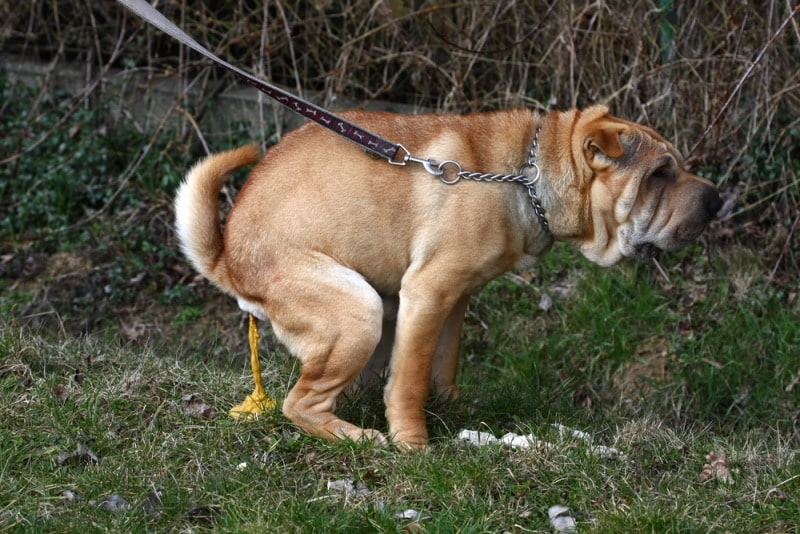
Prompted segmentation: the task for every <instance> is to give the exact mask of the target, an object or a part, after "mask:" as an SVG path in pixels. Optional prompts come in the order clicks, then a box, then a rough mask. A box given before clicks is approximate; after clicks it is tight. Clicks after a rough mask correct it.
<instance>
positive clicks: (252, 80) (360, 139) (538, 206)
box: [117, 0, 550, 235]
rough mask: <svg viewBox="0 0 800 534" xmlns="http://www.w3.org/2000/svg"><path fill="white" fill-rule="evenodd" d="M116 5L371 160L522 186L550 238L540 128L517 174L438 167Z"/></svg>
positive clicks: (136, 8)
mask: <svg viewBox="0 0 800 534" xmlns="http://www.w3.org/2000/svg"><path fill="white" fill-rule="evenodd" d="M117 2H119V3H120V4H122V5H123V6H125V7H126V8H128V9H129V10H130V11H132V12H133V13H135V14H136V15H138V16H139V17H141V18H142V19H144V20H145V21H146V22H148V23H150V24H152V25H153V26H155V27H156V28H158V29H159V30H161V31H163V32H164V33H166V34H167V35H169V36H171V37H173V38H174V39H177V40H178V41H180V42H181V43H183V44H185V45H186V46H188V47H189V48H191V49H193V50H195V51H196V52H199V53H200V54H202V55H204V56H206V57H207V58H208V59H210V60H212V61H214V62H215V63H217V64H219V65H222V66H223V67H225V68H226V69H228V70H230V71H231V72H233V73H234V74H236V75H237V76H238V77H239V78H240V79H241V80H242V81H244V82H245V83H247V84H249V85H251V86H253V87H255V88H256V89H258V90H259V91H261V92H263V93H265V94H267V95H269V96H270V97H272V98H273V99H275V100H276V101H277V102H279V103H280V104H283V105H284V106H286V107H288V108H289V109H291V110H292V111H294V112H296V113H298V114H300V115H302V116H303V117H306V118H307V119H310V120H312V121H314V122H316V123H317V124H319V125H321V126H323V127H324V128H327V129H328V130H331V131H332V132H334V133H336V134H338V135H341V136H343V137H345V138H347V139H349V140H350V141H353V142H355V143H356V144H358V145H359V146H360V147H361V148H362V149H363V150H364V151H365V152H367V153H368V154H370V155H372V156H375V157H379V158H384V159H385V160H386V161H387V162H389V163H390V164H392V165H400V166H405V165H407V164H408V163H409V162H411V163H418V164H420V165H422V166H423V167H424V169H425V170H426V171H427V172H428V173H430V174H431V175H433V176H435V177H437V178H439V180H440V181H441V182H442V183H444V184H447V185H452V184H455V183H457V182H459V181H461V180H473V181H479V182H513V183H519V184H521V185H523V186H524V187H525V188H526V189H527V190H528V197H529V198H530V201H531V207H532V208H533V211H534V213H535V214H536V218H537V219H538V220H539V224H540V225H541V226H542V229H543V230H544V232H545V233H546V234H548V235H549V234H550V227H549V225H548V222H547V218H546V217H545V211H544V208H543V207H542V203H541V201H540V200H539V197H538V195H537V194H536V184H537V183H538V182H539V178H540V177H541V169H540V168H539V165H537V163H536V147H537V144H538V139H539V131H540V130H541V127H539V129H537V130H536V133H535V134H534V139H533V143H532V144H531V148H530V151H529V153H528V160H527V162H526V163H525V164H523V165H522V167H521V168H520V169H519V171H518V172H517V174H490V173H477V172H469V171H464V170H463V169H462V168H461V165H460V164H459V163H458V162H457V161H453V160H446V161H443V162H441V163H437V162H436V161H434V160H433V159H425V158H418V157H416V156H414V155H412V154H411V152H410V151H409V150H408V149H407V148H406V147H404V146H403V145H401V144H400V143H393V142H391V141H387V140H386V139H384V138H382V137H380V136H378V135H375V134H374V133H372V132H370V131H368V130H365V129H364V128H361V127H360V126H357V125H355V124H353V123H351V122H350V121H348V120H346V119H343V118H342V117H339V116H338V115H335V114H333V113H331V112H329V111H327V110H326V109H324V108H321V107H319V106H317V105H316V104H312V103H311V102H308V101H307V100H304V99H303V98H300V97H298V96H296V95H293V94H292V93H289V92H287V91H285V90H283V89H281V88H280V87H276V86H275V85H272V84H270V83H267V82H265V81H263V80H260V79H258V78H256V77H255V76H253V75H252V74H249V73H247V72H245V71H243V70H242V69H240V68H238V67H236V66H234V65H232V64H230V63H228V62H227V61H225V60H224V59H222V58H220V57H219V56H217V55H216V54H214V53H213V52H211V51H210V50H208V49H207V48H206V47H204V46H203V45H201V44H200V43H198V42H197V41H195V40H194V39H192V37H190V36H189V35H188V34H187V33H186V32H184V31H183V30H181V29H180V28H179V27H178V26H176V25H175V23H173V22H172V21H171V20H169V19H168V18H166V17H165V16H164V15H162V14H161V13H160V12H159V11H158V10H157V9H156V8H154V7H153V6H151V5H150V4H148V3H147V2H145V1H144V0H117ZM529 170H530V171H535V172H534V173H533V174H534V176H533V177H528V176H527V175H526V171H529Z"/></svg>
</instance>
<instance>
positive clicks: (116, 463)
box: [0, 248, 800, 532]
mask: <svg viewBox="0 0 800 534" xmlns="http://www.w3.org/2000/svg"><path fill="white" fill-rule="evenodd" d="M695 260H696V262H695V264H693V265H692V266H691V271H692V272H691V276H692V278H693V280H694V281H692V282H687V281H684V280H678V279H677V272H676V271H677V270H679V269H681V268H684V267H685V266H686V265H687V263H686V259H685V258H678V259H674V260H673V261H674V262H679V261H680V262H681V263H674V264H672V265H670V264H667V268H669V269H671V271H672V272H673V274H672V275H671V277H672V278H673V280H672V282H673V284H674V285H673V284H667V283H666V282H664V281H660V279H659V275H658V274H657V273H656V271H655V270H654V269H652V268H650V267H649V266H648V265H645V264H638V265H629V266H625V267H623V268H618V269H612V270H610V271H604V270H600V269H595V268H592V267H589V266H588V265H586V264H585V263H584V262H582V261H580V260H577V259H576V257H575V255H574V254H573V253H571V252H569V251H567V250H566V249H561V248H559V249H557V250H556V251H555V252H554V253H553V256H552V257H551V258H548V260H547V261H546V262H545V264H544V265H543V266H542V268H541V272H537V273H535V274H536V276H535V277H534V280H533V282H532V283H531V284H523V283H520V282H519V281H517V280H515V279H511V278H502V279H500V280H498V281H496V282H494V283H492V284H490V286H489V287H488V288H486V289H485V290H484V291H482V292H481V293H480V294H479V295H477V297H476V299H475V302H474V303H473V305H472V306H471V308H470V312H469V315H468V323H467V329H466V330H467V331H466V333H465V344H464V349H463V352H464V356H465V363H464V365H463V369H462V373H461V378H460V383H461V385H462V398H461V399H460V400H458V401H454V402H448V403H444V402H440V401H432V402H431V404H430V407H429V409H430V425H431V428H432V447H431V449H430V450H429V451H428V452H426V453H420V454H408V453H403V452H400V451H397V450H394V449H393V448H391V447H369V446H363V445H359V444H352V443H339V444H331V443H327V442H323V441H319V440H317V439H314V438H310V437H307V436H305V435H302V434H300V433H298V432H297V431H296V429H295V428H294V427H293V426H292V425H291V424H289V423H288V422H286V421H285V420H284V419H283V418H282V417H281V416H280V415H279V414H278V413H275V414H270V415H268V416H266V417H262V418H261V419H259V420H257V421H250V422H235V421H233V420H231V419H229V418H228V417H227V415H226V411H227V409H228V408H229V407H230V406H232V405H233V404H234V403H236V402H237V401H238V400H240V397H241V396H242V395H244V394H245V393H247V391H248V387H249V384H248V378H247V372H246V368H244V367H243V365H244V362H245V360H246V357H245V356H246V355H245V353H244V352H242V353H241V354H239V355H231V358H233V359H234V360H237V361H238V362H237V364H235V365H233V366H231V365H230V364H227V365H226V364H225V363H224V362H222V361H218V360H210V361H209V362H208V363H202V358H198V357H197V356H195V355H193V354H192V353H188V352H185V351H182V349H180V348H179V345H177V344H174V343H169V342H168V340H162V341H161V342H155V343H156V344H155V345H151V346H150V347H141V346H137V345H132V344H129V345H128V346H125V345H123V344H121V343H120V342H118V341H117V340H115V339H113V338H111V337H105V338H98V337H93V336H91V337H88V338H85V339H82V340H75V339H71V338H68V339H63V338H60V337H59V336H42V335H40V334H35V333H33V332H31V331H29V330H27V329H25V328H21V327H17V326H15V325H14V324H13V323H8V322H4V323H3V327H2V333H0V360H2V362H3V366H2V371H0V416H1V419H2V430H0V436H1V437H0V458H2V460H1V461H0V478H2V483H1V484H0V529H3V530H13V531H37V532H38V531H44V532H47V531H49V532H56V531H58V532H77V531H84V530H86V529H87V528H89V529H90V530H93V531H95V530H96V531H106V530H115V531H175V530H187V529H188V530H206V529H208V530H214V529H219V530H222V531H243V532H256V531H259V532H263V531H273V532H277V531H280V532H397V531H403V530H407V529H409V528H421V529H423V530H425V531H429V532H454V531H460V532H500V531H518V532H527V531H547V530H548V529H549V526H548V518H547V508H548V507H549V506H551V505H554V504H565V505H567V506H569V507H570V508H571V510H572V511H573V515H574V516H575V517H576V519H577V520H578V522H579V529H580V531H586V532H588V531H591V532H666V531H670V532H676V531H687V532H698V531H699V532H705V531H724V532H791V531H795V530H796V529H797V528H800V512H798V510H800V497H798V496H800V465H798V458H797V457H798V441H797V440H798V436H797V434H796V431H795V430H794V427H793V423H792V418H793V417H796V415H797V409H798V405H799V404H800V403H799V402H798V401H800V395H799V394H798V390H800V387H794V388H787V386H789V384H791V382H792V379H793V378H794V376H795V374H796V373H797V372H798V360H797V358H796V355H797V354H798V346H799V345H798V343H800V340H798V334H797V328H796V324H797V320H798V314H797V308H796V306H795V307H794V308H792V307H790V306H786V305H783V304H782V303H781V295H773V294H770V293H769V292H768V291H761V290H759V289H758V288H751V291H752V294H751V295H750V296H749V297H748V298H747V299H745V300H740V296H737V294H736V293H735V292H733V291H732V289H731V287H730V284H731V283H730V282H729V281H728V278H727V277H723V276H720V275H719V273H717V272H716V271H715V269H717V268H718V264H719V263H721V260H712V262H711V263H710V264H705V263H704V260H703V258H702V257H701V256H700V255H699V254H697V255H696V258H695ZM564 265H567V267H564ZM548 272H550V273H552V274H553V277H552V278H547V275H548ZM684 274H686V273H684ZM697 280H702V285H703V288H702V290H701V289H698V287H697V285H698V283H699V282H697ZM555 284H561V285H562V286H563V287H568V288H570V289H569V296H567V297H554V299H553V300H554V305H553V307H552V308H551V309H550V310H549V311H543V310H541V309H539V307H538V304H539V299H540V296H541V293H542V292H552V293H554V295H555V294H558V295H561V293H558V292H555V291H553V289H552V287H553V286H554V285H555ZM692 292H694V293H693V294H695V298H694V299H689V298H688V297H687V295H689V294H690V293H692ZM698 295H701V296H698ZM190 309H192V308H190ZM190 316H191V313H189V312H186V313H184V312H178V314H177V315H176V318H177V317H180V318H181V319H180V321H179V322H182V321H183V320H185V319H188V318H189V317H190ZM176 320H178V319H176ZM265 334H266V333H265ZM242 335H244V331H243V329H242ZM265 337H266V338H267V339H269V338H270V336H269V335H266V336H265ZM205 339H207V340H208V341H209V343H213V339H214V338H213V336H211V335H210V334H209V335H207V337H206V338H205ZM196 341H197V340H196ZM273 349H274V348H273ZM648 351H651V352H653V353H657V354H661V352H663V353H664V355H662V356H661V358H662V359H663V360H664V361H665V362H666V363H665V366H666V369H667V373H668V374H667V375H664V376H662V377H660V378H653V377H650V376H643V377H627V378H628V379H630V380H633V379H634V378H635V379H637V380H640V382H637V386H636V388H635V390H634V391H631V390H630V389H625V386H624V381H621V378H620V377H621V376H623V375H624V374H625V372H626V364H628V365H629V362H631V361H640V362H644V363H646V362H647V361H648V358H651V356H652V354H650V353H648ZM272 352H273V354H272V355H271V356H270V359H269V361H268V362H266V369H265V378H266V379H267V381H268V388H269V389H270V390H271V391H272V392H273V393H274V394H277V395H279V396H281V395H283V394H285V391H286V390H287V388H288V387H289V385H290V383H291V381H292V380H293V377H294V376H295V374H296V369H295V367H294V362H293V361H292V359H291V358H290V357H289V356H287V355H286V354H285V353H284V352H283V351H282V350H280V349H274V350H273V351H272ZM787 389H788V390H787ZM187 394H194V395H196V396H197V397H198V398H200V399H202V400H204V401H205V402H207V403H208V404H209V405H210V406H212V407H213V408H215V410H216V416H215V417H213V418H211V419H207V420H206V419H198V418H195V417H192V416H191V415H189V414H187V413H186V411H185V410H184V409H183V404H182V400H181V399H182V397H183V396H184V395H187ZM341 412H342V413H343V414H346V416H347V417H350V418H351V419H353V420H355V421H356V422H359V423H361V424H365V425H372V424H378V425H382V424H384V423H383V419H382V415H381V412H382V405H381V403H380V395H379V394H365V395H363V396H358V398H357V399H355V398H354V399H344V400H343V402H342V407H341ZM555 423H562V424H565V425H567V426H570V427H572V428H577V429H580V430H583V431H586V432H589V433H590V434H592V435H593V436H594V443H595V444H603V445H607V446H613V447H616V448H618V449H620V450H622V451H623V452H624V453H625V454H626V458H625V459H603V458H599V457H597V456H594V455H592V454H589V452H588V448H587V446H586V444H585V443H582V442H579V441H574V440H568V439H565V438H562V437H559V436H558V434H557V433H556V432H555V431H554V430H553V428H552V426H551V425H552V424H555ZM461 428H473V429H481V430H486V431H491V432H493V433H495V434H496V435H498V436H499V435H501V434H503V433H504V432H506V431H514V432H517V433H530V432H532V433H534V434H535V435H537V436H539V437H541V438H542V439H546V440H548V441H551V442H553V443H555V444H557V447H555V448H554V449H541V450H539V449H536V450H527V451H525V450H515V449H510V448H506V447H503V446H491V447H488V448H474V447H472V446H470V445H468V444H464V443H458V442H456V441H455V440H454V437H455V435H456V434H457V432H458V431H459V430H460V429H461ZM79 444H83V445H86V446H87V447H89V449H90V450H91V451H92V452H93V453H94V454H95V455H96V456H97V458H98V459H99V462H98V463H96V464H95V463H93V462H91V461H87V460H86V459H85V458H84V459H80V458H77V459H76V458H72V459H69V460H67V461H64V462H62V463H60V462H59V453H62V455H63V454H71V453H74V451H75V450H76V448H77V447H78V446H79ZM711 451H717V452H722V453H726V454H727V455H728V458H729V462H730V467H731V469H732V477H733V480H734V483H733V484H730V485H729V484H726V483H724V482H721V481H719V480H715V479H712V480H709V481H702V480H701V478H700V474H701V471H702V469H703V465H704V463H705V462H706V459H705V456H706V454H708V453H710V452H711ZM243 462H246V464H247V467H245V468H242V469H237V466H238V465H240V464H241V463H243ZM345 479H352V480H353V481H354V482H356V483H360V484H362V487H363V488H365V492H363V493H362V494H359V495H351V496H345V495H344V494H342V493H337V492H335V491H332V490H329V489H328V482H329V481H337V480H345ZM67 490H69V491H72V492H74V493H75V494H77V495H78V496H79V498H78V500H76V501H68V500H66V499H65V498H64V497H63V492H65V491H67ZM156 490H157V491H159V492H160V495H161V503H160V504H159V505H158V506H157V511H156V512H147V511H145V510H144V509H143V508H142V507H141V506H139V503H140V502H141V501H143V500H144V499H145V498H146V497H147V496H148V494H150V493H151V492H153V491H156ZM114 494H116V495H120V496H122V497H124V498H125V499H126V500H127V501H128V502H129V503H131V505H132V508H131V509H129V510H126V511H117V512H111V511H106V510H104V509H100V508H97V507H95V506H92V505H90V504H89V502H90V501H95V500H99V499H102V498H103V497H107V496H109V495H114ZM407 509H413V510H416V511H419V512H420V513H421V514H422V519H420V520H419V521H418V525H413V526H412V525H410V523H411V522H412V521H411V520H408V519H402V518H400V517H399V516H398V514H400V513H402V512H403V511H404V510H407Z"/></svg>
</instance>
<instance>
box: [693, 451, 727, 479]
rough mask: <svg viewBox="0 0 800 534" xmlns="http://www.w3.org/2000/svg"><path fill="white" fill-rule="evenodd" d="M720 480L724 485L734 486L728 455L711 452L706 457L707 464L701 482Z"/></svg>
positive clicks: (701, 475) (701, 473)
mask: <svg viewBox="0 0 800 534" xmlns="http://www.w3.org/2000/svg"><path fill="white" fill-rule="evenodd" d="M709 480H718V481H719V482H722V483H724V484H733V477H732V476H731V467H730V465H729V464H728V455H727V454H725V453H718V452H716V451H711V452H710V453H708V454H707V455H706V463H705V464H704V465H703V470H702V471H701V472H700V481H701V482H708V481H709Z"/></svg>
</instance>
